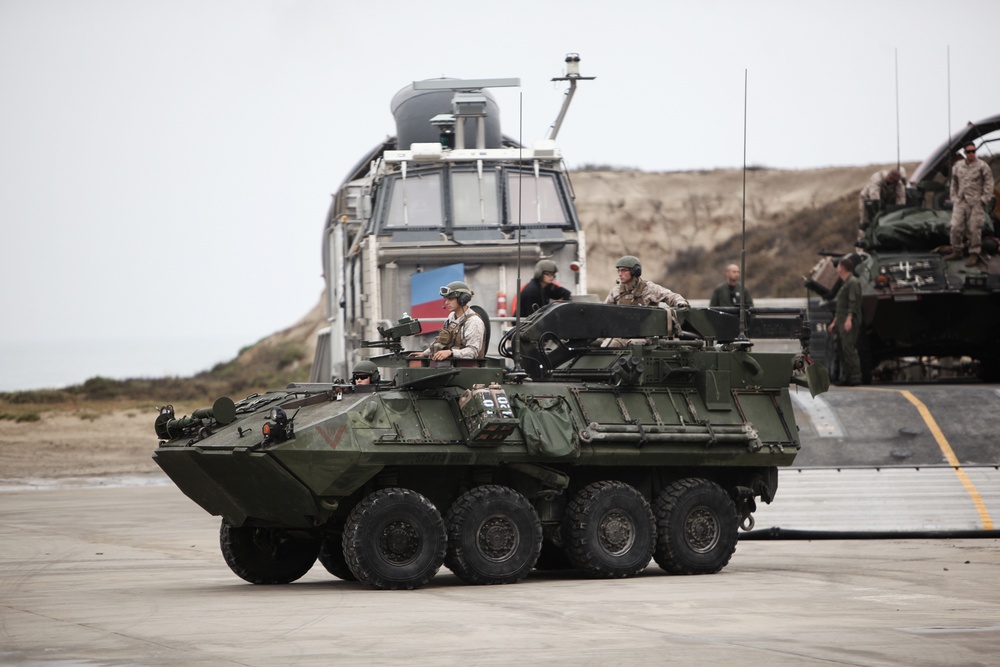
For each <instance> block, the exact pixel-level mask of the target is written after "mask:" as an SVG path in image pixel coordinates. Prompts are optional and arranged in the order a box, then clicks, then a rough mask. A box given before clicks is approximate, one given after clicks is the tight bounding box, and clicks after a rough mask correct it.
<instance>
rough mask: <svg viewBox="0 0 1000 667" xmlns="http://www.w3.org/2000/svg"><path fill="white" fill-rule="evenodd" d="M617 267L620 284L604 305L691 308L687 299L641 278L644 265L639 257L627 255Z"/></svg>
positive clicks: (616, 264) (620, 260)
mask: <svg viewBox="0 0 1000 667" xmlns="http://www.w3.org/2000/svg"><path fill="white" fill-rule="evenodd" d="M615 267H617V269H618V284H617V285H615V287H614V288H613V289H612V290H611V292H610V294H608V298H607V299H605V300H604V303H615V304H618V305H620V306H655V305H657V304H660V303H665V304H667V305H668V306H671V307H673V308H690V305H689V304H688V302H687V299H685V298H684V297H683V296H681V295H680V294H678V293H677V292H671V291H670V290H668V289H667V288H666V287H660V286H659V285H657V284H656V283H651V282H649V281H648V280H643V279H642V278H640V276H641V275H642V264H640V262H639V258H638V257H635V256H633V255H625V256H624V257H622V258H621V259H619V260H618V262H617V263H615Z"/></svg>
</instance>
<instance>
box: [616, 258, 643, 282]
mask: <svg viewBox="0 0 1000 667" xmlns="http://www.w3.org/2000/svg"><path fill="white" fill-rule="evenodd" d="M615 268H617V269H628V270H629V271H631V272H632V277H633V278H638V277H639V276H641V275H642V264H641V263H640V262H639V258H638V257H636V256H635V255H625V256H624V257H622V258H621V259H619V260H618V261H617V262H616V263H615Z"/></svg>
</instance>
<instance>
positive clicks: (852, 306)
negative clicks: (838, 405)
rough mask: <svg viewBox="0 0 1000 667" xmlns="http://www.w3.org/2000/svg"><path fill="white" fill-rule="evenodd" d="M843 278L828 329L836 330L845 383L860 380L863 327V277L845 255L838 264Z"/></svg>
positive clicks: (842, 377)
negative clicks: (859, 338)
mask: <svg viewBox="0 0 1000 667" xmlns="http://www.w3.org/2000/svg"><path fill="white" fill-rule="evenodd" d="M837 275H839V276H840V279H841V280H842V281H843V284H842V285H841V286H840V290H839V291H838V292H837V314H836V315H835V316H834V318H833V321H832V322H830V326H829V327H828V328H827V331H829V332H830V333H836V334H837V343H838V350H839V352H840V355H839V356H840V366H841V373H840V376H841V382H840V384H842V385H846V386H853V385H856V384H861V359H860V358H859V357H858V348H857V342H858V332H860V331H861V281H859V280H858V279H857V277H855V275H854V262H852V261H851V259H850V258H849V257H844V258H842V259H841V260H840V263H839V264H837Z"/></svg>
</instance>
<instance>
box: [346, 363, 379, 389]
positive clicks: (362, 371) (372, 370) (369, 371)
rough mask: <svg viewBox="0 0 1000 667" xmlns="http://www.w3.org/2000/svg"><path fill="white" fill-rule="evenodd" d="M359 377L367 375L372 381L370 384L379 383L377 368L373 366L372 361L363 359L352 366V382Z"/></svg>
mask: <svg viewBox="0 0 1000 667" xmlns="http://www.w3.org/2000/svg"><path fill="white" fill-rule="evenodd" d="M359 375H361V376H365V375H367V376H368V377H370V378H371V379H372V384H375V383H376V382H378V381H379V373H378V366H376V365H375V362H374V361H370V360H369V359H363V360H361V361H359V362H358V363H357V364H355V365H354V372H352V373H351V379H352V380H353V379H354V378H356V377H358V376H359Z"/></svg>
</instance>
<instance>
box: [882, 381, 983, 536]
mask: <svg viewBox="0 0 1000 667" xmlns="http://www.w3.org/2000/svg"><path fill="white" fill-rule="evenodd" d="M899 393H901V394H902V395H903V396H904V397H905V398H906V400H908V401H909V402H910V403H913V405H914V406H915V407H916V408H917V412H919V413H920V416H921V417H923V418H924V423H926V424H927V428H929V429H930V430H931V433H932V434H933V435H934V440H936V441H937V444H938V447H940V448H941V451H942V452H943V453H944V457H945V458H946V459H947V460H948V463H950V464H951V466H952V470H954V471H955V474H956V475H957V476H958V481H960V482H961V483H962V486H964V487H965V491H966V493H968V494H969V496H970V497H971V498H972V502H973V503H974V504H975V505H976V511H977V512H979V520H980V521H981V522H982V524H983V529H984V530H993V519H991V518H990V513H989V512H988V511H987V510H986V503H984V502H983V497H982V496H980V495H979V491H978V490H977V489H976V485H975V484H973V483H972V480H970V479H969V476H968V475H966V474H965V471H964V470H962V464H961V463H960V462H959V460H958V457H957V456H955V451H954V450H953V449H952V448H951V445H949V444H948V439H947V438H945V437H944V433H942V432H941V428H940V427H939V426H938V425H937V422H936V421H935V420H934V417H933V416H932V415H931V411H930V410H928V409H927V406H926V405H924V404H923V403H922V402H921V401H920V399H919V398H917V397H916V396H914V395H913V394H911V393H910V392H909V391H907V390H905V389H904V390H902V391H900V392H899Z"/></svg>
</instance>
